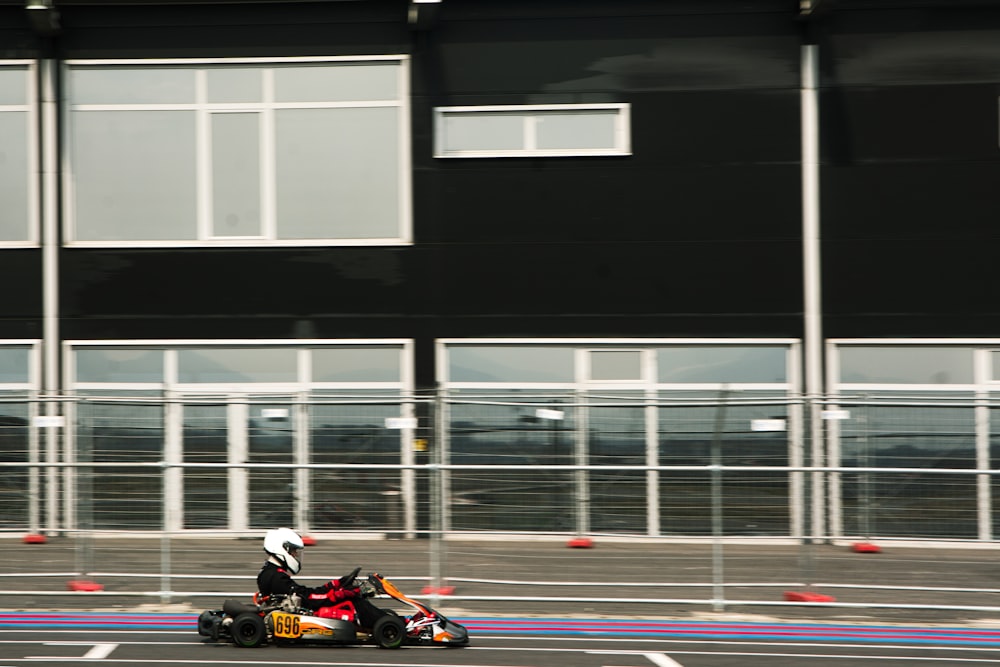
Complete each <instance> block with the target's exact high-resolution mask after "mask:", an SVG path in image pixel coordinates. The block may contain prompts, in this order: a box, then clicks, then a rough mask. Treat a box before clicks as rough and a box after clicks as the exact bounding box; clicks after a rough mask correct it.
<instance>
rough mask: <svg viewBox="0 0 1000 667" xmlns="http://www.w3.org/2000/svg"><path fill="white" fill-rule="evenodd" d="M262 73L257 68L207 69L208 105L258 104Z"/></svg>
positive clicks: (260, 95) (260, 94)
mask: <svg viewBox="0 0 1000 667" xmlns="http://www.w3.org/2000/svg"><path fill="white" fill-rule="evenodd" d="M262 71H263V70H262V69H260V68H257V67H239V68H236V67H210V68H208V70H207V71H206V78H207V80H208V101H209V103H212V104H219V103H227V102H237V103H239V102H260V101H261V99H262V93H261V72H262Z"/></svg>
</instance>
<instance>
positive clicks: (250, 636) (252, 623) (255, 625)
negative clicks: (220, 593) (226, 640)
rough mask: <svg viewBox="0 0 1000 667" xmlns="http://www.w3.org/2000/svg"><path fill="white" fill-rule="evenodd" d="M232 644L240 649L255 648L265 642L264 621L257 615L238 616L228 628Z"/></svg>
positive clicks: (265, 630)
mask: <svg viewBox="0 0 1000 667" xmlns="http://www.w3.org/2000/svg"><path fill="white" fill-rule="evenodd" d="M229 633H230V634H231V635H232V636H233V643H234V644H236V645H237V646H239V647H240V648H256V647H258V646H260V645H261V644H264V643H265V642H266V641H267V629H266V628H265V627H264V619H262V618H261V617H260V616H258V615H257V614H252V613H246V614H240V615H239V616H237V617H236V618H235V619H233V624H232V626H230V628H229Z"/></svg>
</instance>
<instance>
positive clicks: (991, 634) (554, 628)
mask: <svg viewBox="0 0 1000 667" xmlns="http://www.w3.org/2000/svg"><path fill="white" fill-rule="evenodd" d="M197 620H198V615H197V614H168V613H125V612H122V613H119V612H112V613H105V612H0V629H27V628H31V629H70V630H132V631H134V630H149V631H162V630H190V631H191V633H192V634H193V635H197ZM454 620H456V621H457V622H459V623H461V624H462V625H464V626H466V627H467V628H468V629H469V633H470V634H471V635H472V636H473V638H475V637H476V636H481V637H488V636H497V635H523V636H581V637H584V636H585V637H594V636H600V637H628V638H646V639H669V638H674V639H732V640H758V641H792V640H795V641H822V642H844V643H871V644H904V645H905V644H910V645H937V646H981V647H982V646H987V647H1000V630H991V629H981V628H973V627H937V626H935V627H919V626H894V625H847V624H834V623H829V624H827V623H791V622H789V623H759V622H714V621H683V620H678V621H668V620H650V621H646V620H628V619H568V618H567V619H562V618H498V617H469V618H455V619H454Z"/></svg>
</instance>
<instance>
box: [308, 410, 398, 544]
mask: <svg viewBox="0 0 1000 667" xmlns="http://www.w3.org/2000/svg"><path fill="white" fill-rule="evenodd" d="M399 415H400V406H399V404H398V401H392V402H388V403H386V404H374V403H357V402H354V403H352V402H350V401H346V400H345V401H334V400H330V399H323V398H320V397H318V396H317V397H314V403H313V405H312V406H311V413H310V417H309V429H310V434H309V438H310V442H311V444H312V452H311V457H310V463H320V464H343V463H353V464H365V463H372V464H389V465H392V464H398V463H400V451H401V445H400V431H396V430H390V429H387V428H385V420H386V418H387V417H398V416H399ZM400 486H401V480H400V472H399V471H398V470H382V469H371V470H343V469H340V470H338V469H335V468H334V469H327V470H322V469H320V470H315V471H313V472H312V493H311V498H312V501H313V503H312V506H311V511H312V516H311V520H310V525H311V526H312V527H314V528H318V529H326V530H350V529H356V530H373V529H374V530H393V529H399V528H401V527H402V508H401V506H400V494H399V491H400Z"/></svg>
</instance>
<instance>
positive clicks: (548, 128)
mask: <svg viewBox="0 0 1000 667" xmlns="http://www.w3.org/2000/svg"><path fill="white" fill-rule="evenodd" d="M617 115H618V112H617V111H597V110H591V111H576V112H568V113H567V112H549V113H547V112H542V113H538V114H537V118H536V120H535V135H536V140H537V142H538V148H570V149H573V148H615V118H616V117H617Z"/></svg>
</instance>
